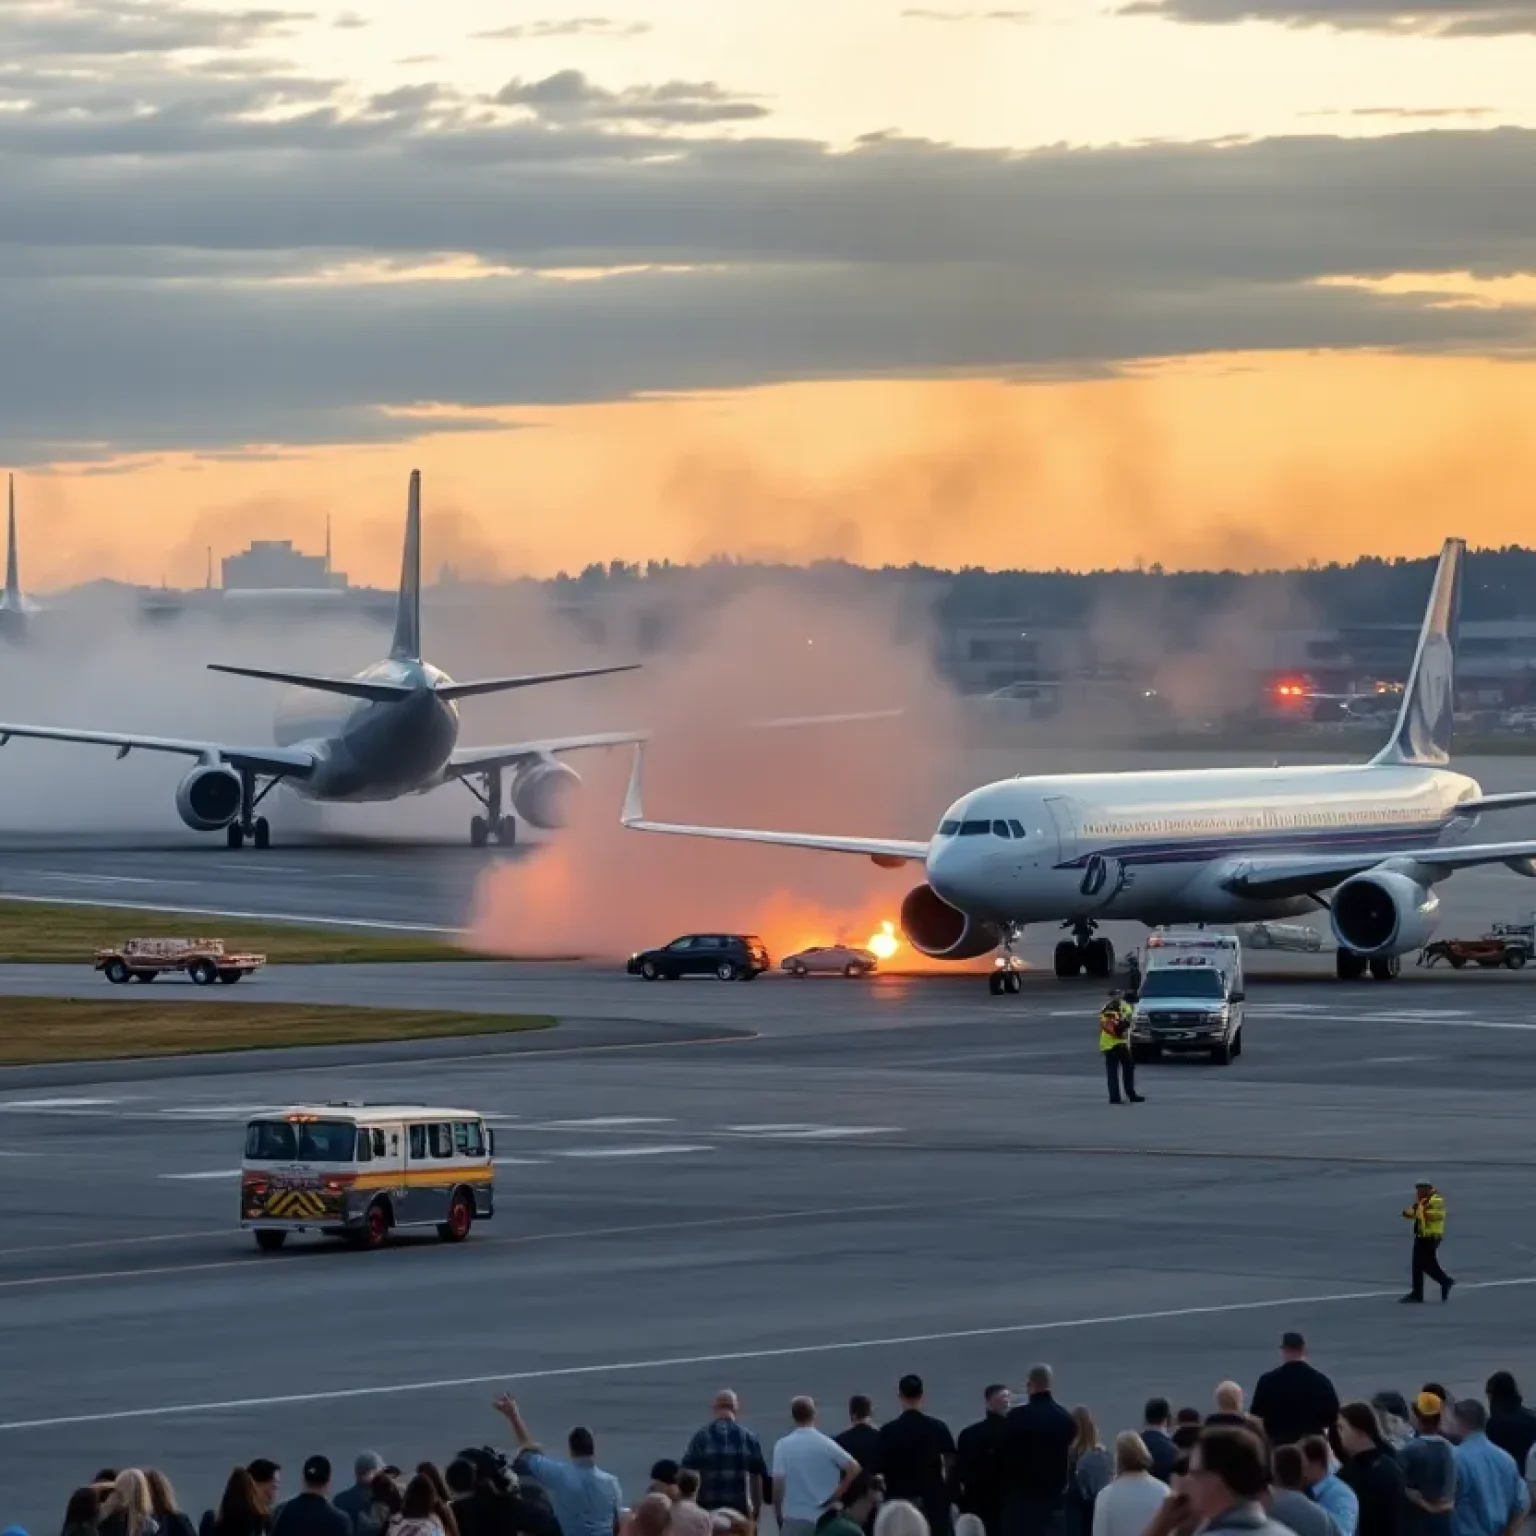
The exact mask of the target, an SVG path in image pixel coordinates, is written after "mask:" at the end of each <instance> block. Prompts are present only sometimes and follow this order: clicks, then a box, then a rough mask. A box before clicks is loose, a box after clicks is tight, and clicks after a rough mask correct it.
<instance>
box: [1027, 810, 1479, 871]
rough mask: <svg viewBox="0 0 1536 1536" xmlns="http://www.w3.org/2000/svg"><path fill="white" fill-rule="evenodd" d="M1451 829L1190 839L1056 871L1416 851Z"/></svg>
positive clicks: (1097, 851) (1083, 860) (1117, 852)
mask: <svg viewBox="0 0 1536 1536" xmlns="http://www.w3.org/2000/svg"><path fill="white" fill-rule="evenodd" d="M1450 826H1451V821H1450V820H1445V819H1442V820H1437V821H1433V822H1419V823H1416V824H1415V825H1413V826H1408V827H1403V826H1391V827H1376V828H1370V827H1356V828H1349V829H1344V828H1332V829H1326V830H1313V829H1310V828H1309V829H1305V830H1298V831H1291V832H1261V831H1257V830H1255V831H1253V832H1240V833H1224V834H1216V835H1211V836H1206V837H1201V836H1198V835H1191V836H1188V837H1182V838H1178V839H1172V838H1163V839H1159V840H1157V841H1155V842H1154V841H1145V842H1136V843H1111V844H1107V845H1105V846H1103V847H1096V848H1091V849H1089V850H1087V851H1086V852H1084V853H1080V854H1079V855H1078V856H1077V857H1076V858H1075V859H1070V860H1068V861H1067V862H1065V863H1062V864H1058V865H1056V866H1055V867H1056V868H1057V869H1081V868H1083V866H1084V865H1086V864H1087V863H1088V862H1089V860H1091V859H1095V858H1100V859H1119V860H1120V861H1121V863H1123V864H1177V863H1180V862H1181V861H1187V860H1205V859H1213V858H1220V857H1222V856H1223V855H1226V854H1244V853H1273V852H1276V851H1279V852H1290V851H1292V850H1294V849H1298V848H1309V849H1320V850H1322V851H1324V852H1327V851H1330V850H1334V849H1337V850H1341V851H1349V852H1354V851H1360V850H1373V849H1377V848H1379V849H1381V850H1382V852H1383V853H1390V852H1392V851H1393V850H1394V849H1396V848H1398V847H1405V848H1418V847H1421V846H1422V845H1423V844H1425V843H1433V842H1436V841H1438V840H1439V838H1440V837H1441V836H1443V835H1444V833H1445V832H1446V831H1447V829H1448V828H1449V827H1450Z"/></svg>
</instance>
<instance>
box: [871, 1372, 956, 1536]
mask: <svg viewBox="0 0 1536 1536" xmlns="http://www.w3.org/2000/svg"><path fill="white" fill-rule="evenodd" d="M896 1395H897V1397H898V1398H899V1399H900V1401H901V1412H900V1413H898V1414H897V1415H896V1417H895V1418H894V1419H887V1420H886V1422H885V1423H884V1424H882V1425H881V1426H880V1445H879V1449H878V1451H877V1453H876V1458H875V1460H876V1464H877V1465H878V1466H879V1468H880V1475H881V1477H883V1478H884V1479H885V1492H886V1497H887V1498H888V1499H893V1500H895V1499H902V1500H905V1501H906V1502H907V1503H909V1504H915V1505H916V1506H917V1508H918V1509H920V1510H922V1512H923V1515H924V1517H925V1518H926V1520H927V1521H928V1529H929V1530H930V1531H931V1532H932V1533H933V1536H949V1530H950V1512H949V1477H950V1469H951V1468H952V1467H953V1466H954V1460H955V1441H954V1436H953V1435H951V1434H950V1432H949V1426H948V1425H947V1424H946V1423H944V1421H943V1420H942V1419H936V1418H934V1417H933V1416H932V1415H931V1414H927V1413H924V1412H923V1380H922V1377H920V1376H903V1377H902V1378H901V1380H900V1381H899V1382H898V1383H897V1384H896Z"/></svg>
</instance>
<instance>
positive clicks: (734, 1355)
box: [0, 1270, 1536, 1434]
mask: <svg viewBox="0 0 1536 1536" xmlns="http://www.w3.org/2000/svg"><path fill="white" fill-rule="evenodd" d="M130 1273H133V1272H132V1271H130ZM138 1273H140V1274H143V1273H146V1271H142V1270H140V1271H138ZM1533 1285H1536V1275H1522V1276H1520V1277H1518V1278H1516V1279H1512V1280H1473V1281H1465V1280H1464V1281H1462V1282H1461V1284H1460V1285H1458V1286H1457V1287H1456V1289H1457V1290H1458V1291H1497V1290H1509V1289H1514V1288H1518V1287H1525V1286H1533ZM1401 1289H1402V1288H1401V1286H1393V1287H1392V1289H1390V1290H1374V1291H1324V1292H1321V1293H1315V1294H1313V1295H1310V1296H1273V1297H1270V1298H1269V1299H1268V1300H1267V1301H1226V1302H1216V1303H1213V1304H1211V1305H1209V1306H1201V1307H1167V1308H1162V1309H1160V1310H1158V1311H1155V1312H1119V1313H1110V1314H1108V1315H1106V1316H1103V1317H1064V1318H1056V1319H1054V1320H1050V1321H1042V1322H1033V1323H1000V1324H996V1325H994V1326H991V1327H986V1328H956V1329H950V1330H946V1331H944V1332H940V1333H909V1334H897V1335H892V1336H889V1337H885V1338H878V1337H877V1338H868V1339H834V1340H831V1341H828V1342H825V1343H821V1344H784V1345H779V1346H776V1347H773V1348H769V1349H741V1350H730V1351H724V1352H721V1353H719V1354H707V1355H662V1356H658V1357H656V1358H654V1359H649V1360H611V1361H606V1362H603V1363H594V1364H591V1365H561V1366H550V1367H548V1368H547V1369H544V1370H536V1371H518V1370H509V1371H497V1372H494V1373H493V1374H491V1375H487V1376H452V1377H443V1378H440V1379H437V1380H428V1381H400V1382H388V1383H386V1384H384V1385H382V1386H366V1387H332V1388H328V1389H324V1390H321V1391H318V1392H286V1393H282V1394H278V1395H274V1396H271V1397H236V1398H228V1399H226V1400H224V1401H222V1402H205V1403H166V1404H161V1405H159V1406H156V1407H150V1408H118V1409H112V1410H108V1411H107V1412H103V1413H77V1414H61V1415H59V1416H58V1417H55V1418H46V1419H13V1420H11V1421H10V1422H8V1423H0V1434H14V1433H16V1432H17V1431H20V1430H27V1429H66V1428H71V1427H73V1426H76V1425H81V1424H114V1423H121V1422H123V1421H125V1420H130V1419H166V1418H182V1417H186V1416H188V1415H191V1414H206V1413H229V1412H233V1411H236V1410H240V1409H252V1408H286V1407H291V1406H293V1405H294V1404H297V1403H335V1402H347V1401H350V1400H352V1399H355V1398H365V1397H400V1396H404V1395H407V1394H414V1393H417V1392H450V1391H452V1392H458V1391H463V1390H464V1389H465V1388H467V1387H484V1386H490V1385H492V1384H494V1383H506V1384H508V1385H511V1384H513V1383H517V1382H528V1381H560V1380H569V1379H571V1378H573V1377H583V1376H610V1375H618V1374H620V1373H632V1372H637V1371H671V1370H685V1369H693V1368H695V1367H698V1366H701V1365H737V1364H740V1363H742V1362H743V1361H748V1360H788V1359H794V1358H796V1357H800V1356H808V1355H830V1354H847V1353H849V1352H850V1351H853V1350H860V1349H898V1348H900V1349H905V1348H909V1347H911V1346H912V1345H915V1344H948V1343H953V1342H955V1341H957V1340H960V1339H998V1338H1017V1337H1019V1336H1021V1335H1024V1334H1033V1333H1055V1332H1059V1331H1065V1330H1068V1329H1079V1328H1108V1327H1113V1326H1116V1325H1119V1324H1122V1323H1159V1322H1169V1321H1172V1320H1176V1319H1179V1318H1186V1317H1220V1316H1229V1315H1231V1314H1234V1313H1241V1312H1268V1311H1272V1310H1274V1309H1275V1308H1278V1307H1288V1308H1295V1307H1321V1306H1334V1305H1338V1304H1339V1303H1341V1302H1352V1301H1384V1300H1386V1299H1388V1298H1389V1297H1396V1296H1397V1295H1398V1294H1399V1293H1400V1292H1401Z"/></svg>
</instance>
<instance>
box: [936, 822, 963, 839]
mask: <svg viewBox="0 0 1536 1536" xmlns="http://www.w3.org/2000/svg"><path fill="white" fill-rule="evenodd" d="M959 830H960V823H959V822H958V821H941V822H940V823H939V836H940V837H953V836H954V835H955V833H956V832H958V831H959Z"/></svg>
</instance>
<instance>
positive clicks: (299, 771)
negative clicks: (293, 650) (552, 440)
mask: <svg viewBox="0 0 1536 1536" xmlns="http://www.w3.org/2000/svg"><path fill="white" fill-rule="evenodd" d="M12 516H13V522H12V528H13V529H14V527H15V523H14V508H13V513H12ZM11 549H12V565H11V572H12V578H13V580H14V574H15V563H14V561H15V542H14V539H13V541H12V546H11ZM636 665H638V664H637V663H634V664H630V665H626V666H613V667H582V668H578V669H576V670H573V671H569V672H544V673H534V674H531V675H529V676H523V677H491V678H481V679H479V680H478V681H475V682H468V683H456V682H454V681H453V679H452V678H451V677H449V676H448V674H447V673H446V672H442V671H440V670H439V669H438V668H436V667H434V666H432V665H431V663H429V662H426V661H423V660H422V656H421V474H420V471H418V470H412V471H411V491H410V501H409V504H408V507H407V511H406V522H405V550H404V554H403V557H402V560H401V570H400V596H399V600H398V603H397V606H396V612H395V636H394V644H393V645H392V646H391V648H390V652H389V656H388V658H387V659H386V660H384V661H380V662H375V663H374V664H373V665H372V666H370V667H366V668H365V669H364V670H363V671H361V672H359V673H358V674H357V675H356V676H355V677H328V676H317V675H314V674H312V673H305V672H273V671H268V670H265V669H263V668H259V667H227V666H219V665H216V664H212V663H210V666H209V670H210V671H213V672H228V673H233V674H234V675H235V676H237V677H254V678H261V679H263V680H265V681H267V682H274V683H287V684H290V685H291V686H292V687H293V688H295V689H297V690H299V691H298V692H297V693H296V694H295V695H293V696H292V698H291V699H290V700H289V701H288V703H287V707H286V708H285V709H284V710H282V711H281V712H280V714H279V717H278V727H277V730H276V732H275V733H274V734H275V737H276V740H275V743H274V745H272V746H267V747H261V746H256V747H244V746H230V745H227V744H226V743H224V742H217V741H206V740H195V739H194V740H185V739H182V738H178V737H171V736H139V735H134V734H132V733H124V732H118V731H92V730H76V729H73V728H71V727H67V726H54V725H15V724H6V723H3V722H0V746H4V745H5V743H6V742H8V741H10V739H11V738H12V737H13V736H23V737H36V738H40V739H42V740H45V741H78V742H84V743H87V744H89V745H92V746H102V747H115V748H116V749H117V755H118V757H119V758H124V757H127V755H128V754H129V753H130V752H134V751H140V752H168V753H172V754H176V755H180V756H182V757H190V758H193V759H195V765H194V766H193V768H192V769H191V770H190V771H189V772H188V773H187V775H186V777H185V778H183V779H182V781H181V783H180V784H179V785H178V786H177V789H176V809H177V811H178V812H179V813H180V815H181V819H182V820H183V821H184V822H186V824H187V825H188V826H189V827H191V828H192V829H193V830H194V831H198V832H216V831H218V830H219V829H220V828H223V829H224V831H225V835H226V837H227V839H228V842H229V846H230V847H231V848H239V847H241V846H242V845H243V844H244V842H245V841H246V839H247V838H249V839H250V840H251V842H252V843H253V844H254V845H255V846H256V847H257V848H265V847H267V846H268V845H269V843H270V841H271V829H270V827H269V825H268V822H267V818H266V817H265V816H257V815H256V808H257V806H259V805H260V804H261V802H262V800H263V799H265V798H266V796H267V795H268V794H269V793H270V792H271V791H272V789H273V788H274V787H275V786H277V785H278V784H286V785H287V786H288V787H289V788H290V789H292V790H293V791H295V792H296V793H297V794H300V795H302V796H304V797H305V798H306V799H310V800H320V801H351V802H356V801H369V800H395V799H398V798H400V797H401V796H402V795H413V794H425V793H427V792H428V791H429V790H433V789H436V788H438V787H439V786H440V785H443V784H450V783H454V782H458V783H460V784H463V785H464V786H465V788H466V789H468V790H469V791H470V793H471V794H473V795H474V796H475V798H476V799H478V800H479V801H480V802H481V803H482V805H484V807H485V811H486V814H485V815H484V816H478V815H477V816H475V817H474V818H473V820H472V821H471V822H470V829H469V830H470V841H471V842H472V843H473V844H474V845H475V846H476V847H481V846H483V845H484V844H485V843H486V842H487V841H488V840H489V839H491V838H495V839H496V840H497V841H498V842H503V843H507V842H511V841H513V840H514V839H515V837H516V822H515V821H514V820H513V818H512V817H511V816H506V815H503V813H502V788H503V786H502V776H503V773H504V772H508V771H510V773H511V775H512V783H511V787H510V791H509V797H510V799H511V802H512V807H513V809H514V811H515V812H516V813H517V815H518V816H521V817H522V818H523V820H524V821H526V822H529V823H530V824H531V825H533V826H535V827H542V828H548V827H558V826H561V825H563V821H564V816H563V803H564V801H565V798H566V796H567V795H568V794H569V793H570V791H571V790H573V789H574V788H575V787H576V786H577V785H578V784H580V782H581V779H580V776H579V775H578V774H577V772H576V770H575V769H574V768H572V767H571V766H570V765H569V764H568V763H564V762H561V761H560V755H561V754H562V753H566V752H576V751H580V750H582V749H583V748H587V747H613V746H621V745H625V744H627V743H629V742H637V741H639V740H641V739H642V737H641V735H640V734H639V733H637V732H634V731H613V732H605V733H601V734H597V735H590V736H557V737H549V738H547V739H545V740H543V741H523V742H517V743H514V744H512V745H510V746H497V747H460V746H459V745H458V736H459V710H458V702H457V701H458V700H460V699H466V698H471V697H473V696H474V695H476V694H482V693H502V692H505V691H507V690H508V689H512V688H532V687H535V686H537V685H539V684H542V683H558V682H564V681H566V680H568V679H570V678H577V677H601V676H603V675H604V674H605V673H610V672H632V671H634V670H635V667H636ZM325 701H332V702H330V703H329V706H328V705H327V702H325Z"/></svg>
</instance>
